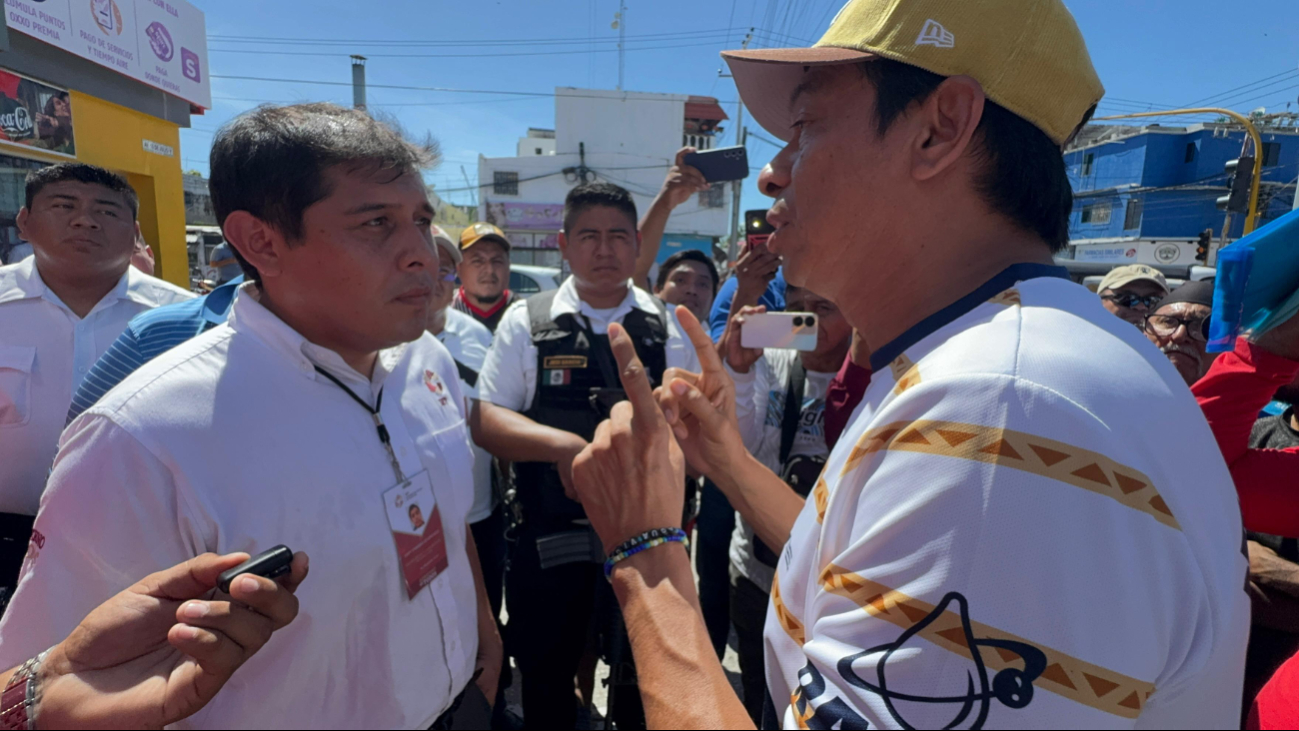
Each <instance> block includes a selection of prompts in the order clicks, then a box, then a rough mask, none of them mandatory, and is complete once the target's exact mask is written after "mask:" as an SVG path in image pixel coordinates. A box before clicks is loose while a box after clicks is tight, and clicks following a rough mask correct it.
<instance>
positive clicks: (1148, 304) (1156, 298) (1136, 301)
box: [1101, 292, 1164, 310]
mask: <svg viewBox="0 0 1299 731" xmlns="http://www.w3.org/2000/svg"><path fill="white" fill-rule="evenodd" d="M1163 298H1164V296H1163V295H1162V294H1150V295H1146V296H1145V297H1142V296H1141V295H1138V294H1133V293H1132V292H1114V293H1113V294H1103V295H1101V299H1103V300H1106V301H1108V302H1113V303H1114V304H1116V305H1118V306H1119V307H1126V308H1128V309H1129V310H1130V309H1133V308H1135V307H1136V306H1138V305H1142V306H1144V307H1145V308H1146V309H1148V310H1149V309H1154V307H1155V305H1157V304H1159V302H1160V300H1162V299H1163Z"/></svg>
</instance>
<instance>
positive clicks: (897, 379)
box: [889, 353, 920, 394]
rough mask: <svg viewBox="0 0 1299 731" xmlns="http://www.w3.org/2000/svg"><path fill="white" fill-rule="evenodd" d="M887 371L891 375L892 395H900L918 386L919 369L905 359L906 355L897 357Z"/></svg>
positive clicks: (908, 359) (909, 360)
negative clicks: (892, 383)
mask: <svg viewBox="0 0 1299 731" xmlns="http://www.w3.org/2000/svg"><path fill="white" fill-rule="evenodd" d="M889 370H890V371H892V373H893V381H894V383H895V384H896V385H895V386H893V393H895V394H901V393H902V392H903V391H905V390H907V389H908V388H911V387H912V386H917V385H919V384H920V369H919V368H917V367H916V364H915V363H914V362H912V360H911V359H910V358H908V357H907V354H906V353H903V354H901V355H899V356H898V357H896V358H894V359H893V362H892V363H889Z"/></svg>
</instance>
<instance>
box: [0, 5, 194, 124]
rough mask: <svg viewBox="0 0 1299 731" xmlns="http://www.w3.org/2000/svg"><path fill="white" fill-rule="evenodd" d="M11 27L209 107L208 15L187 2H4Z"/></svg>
mask: <svg viewBox="0 0 1299 731" xmlns="http://www.w3.org/2000/svg"><path fill="white" fill-rule="evenodd" d="M5 19H6V21H7V22H8V25H9V29H10V30H13V31H17V32H19V33H24V34H26V35H29V36H31V37H33V38H35V39H37V40H40V41H44V42H46V43H49V44H51V45H54V46H58V47H59V48H62V49H63V50H65V51H67V52H68V53H72V54H75V55H77V56H81V57H82V58H85V59H89V60H91V61H94V62H95V63H97V64H100V65H101V66H107V67H108V68H110V69H113V70H115V71H118V72H120V73H122V74H125V75H126V76H130V77H131V78H133V79H136V80H138V81H141V82H143V83H145V84H148V85H150V86H153V87H156V88H158V89H162V90H163V91H166V92H168V93H171V94H175V95H176V96H178V97H180V98H181V99H184V100H186V101H188V102H190V103H192V104H195V105H197V106H200V107H203V108H204V109H210V108H211V107H212V92H211V86H210V82H209V81H208V69H207V30H206V24H205V22H204V18H203V12H202V11H201V10H199V9H198V8H196V7H194V6H193V5H190V4H189V3H188V2H185V0H5Z"/></svg>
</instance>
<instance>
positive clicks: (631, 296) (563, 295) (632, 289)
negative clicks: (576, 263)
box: [550, 276, 658, 320]
mask: <svg viewBox="0 0 1299 731" xmlns="http://www.w3.org/2000/svg"><path fill="white" fill-rule="evenodd" d="M633 309H637V310H641V311H643V312H648V313H649V314H651V315H654V314H658V308H657V307H655V306H654V299H653V295H650V294H648V293H647V292H645V291H644V290H642V289H641V288H639V287H637V286H636V285H635V284H633V283H632V281H631V280H630V279H628V280H627V296H626V297H624V298H623V300H622V302H621V303H620V304H619V305H618V306H617V307H615V308H614V317H613V319H615V320H616V319H618V318H619V317H621V316H622V315H625V314H627V313H628V312H631V311H632V310H633ZM594 311H595V308H594V307H592V306H591V305H589V304H587V303H585V302H583V301H582V298H581V297H579V296H578V294H577V283H576V282H575V281H574V280H573V277H571V276H570V277H569V278H568V279H565V280H564V283H563V284H561V285H559V291H558V292H557V293H555V301H554V302H552V303H551V305H550V319H552V320H554V319H557V318H558V317H559V316H560V315H576V314H580V313H590V312H594Z"/></svg>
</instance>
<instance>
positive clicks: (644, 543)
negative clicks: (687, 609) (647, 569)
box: [604, 528, 690, 579]
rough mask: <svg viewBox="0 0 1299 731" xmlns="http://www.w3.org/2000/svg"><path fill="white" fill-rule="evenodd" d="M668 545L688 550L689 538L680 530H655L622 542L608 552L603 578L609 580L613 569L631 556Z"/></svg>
mask: <svg viewBox="0 0 1299 731" xmlns="http://www.w3.org/2000/svg"><path fill="white" fill-rule="evenodd" d="M668 543H680V544H682V545H684V546H686V547H687V548H689V547H690V538H689V536H687V535H686V532H685V531H683V530H681V529H680V528H655V529H654V530H648V531H645V532H644V533H642V534H640V535H638V536H636V537H635V538H632V539H630V540H627V541H624V542H623V543H622V544H621V545H619V546H618V547H617V548H615V549H613V551H612V552H610V554H609V558H608V560H606V561H605V562H604V578H606V579H609V578H611V577H612V576H613V567H614V566H617V565H618V564H620V563H622V562H623V561H626V560H627V559H629V558H631V557H632V556H635V555H636V554H638V553H641V552H643V551H648V550H650V549H651V548H657V547H659V546H662V545H665V544H668Z"/></svg>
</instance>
